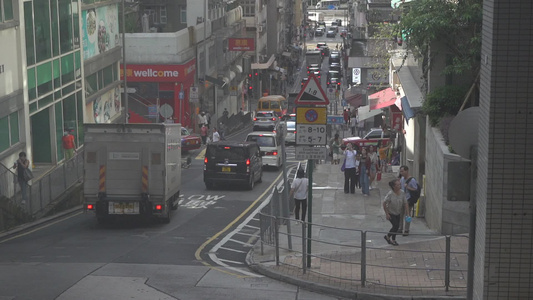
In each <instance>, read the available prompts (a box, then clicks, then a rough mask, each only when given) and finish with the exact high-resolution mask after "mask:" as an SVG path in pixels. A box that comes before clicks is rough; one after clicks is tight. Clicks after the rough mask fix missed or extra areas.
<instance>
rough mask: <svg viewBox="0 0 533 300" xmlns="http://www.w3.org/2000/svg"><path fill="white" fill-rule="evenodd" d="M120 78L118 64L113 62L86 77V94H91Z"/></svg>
mask: <svg viewBox="0 0 533 300" xmlns="http://www.w3.org/2000/svg"><path fill="white" fill-rule="evenodd" d="M117 80H118V72H117V70H116V65H115V64H111V65H109V66H107V67H105V68H104V69H102V70H99V71H98V72H96V73H94V74H91V75H89V76H87V77H85V95H87V96H90V95H93V94H94V93H96V92H97V91H99V90H101V89H103V88H105V87H107V86H109V85H111V84H112V83H114V82H115V81H117Z"/></svg>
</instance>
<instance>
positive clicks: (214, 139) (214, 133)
mask: <svg viewBox="0 0 533 300" xmlns="http://www.w3.org/2000/svg"><path fill="white" fill-rule="evenodd" d="M218 141H220V134H219V133H218V131H217V129H216V128H214V127H213V143H214V142H218Z"/></svg>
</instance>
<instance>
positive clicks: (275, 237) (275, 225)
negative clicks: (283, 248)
mask: <svg viewBox="0 0 533 300" xmlns="http://www.w3.org/2000/svg"><path fill="white" fill-rule="evenodd" d="M274 232H275V236H274V240H275V242H276V266H279V229H278V218H277V217H274Z"/></svg>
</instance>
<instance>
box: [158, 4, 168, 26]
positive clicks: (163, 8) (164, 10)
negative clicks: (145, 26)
mask: <svg viewBox="0 0 533 300" xmlns="http://www.w3.org/2000/svg"><path fill="white" fill-rule="evenodd" d="M159 16H160V22H159V23H161V24H167V7H166V6H161V8H160V9H159Z"/></svg>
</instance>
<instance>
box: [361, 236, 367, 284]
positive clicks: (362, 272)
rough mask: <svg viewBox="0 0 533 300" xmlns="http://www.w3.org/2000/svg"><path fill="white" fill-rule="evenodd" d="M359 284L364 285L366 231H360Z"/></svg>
mask: <svg viewBox="0 0 533 300" xmlns="http://www.w3.org/2000/svg"><path fill="white" fill-rule="evenodd" d="M361 286H363V287H364V286H366V231H362V232H361Z"/></svg>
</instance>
